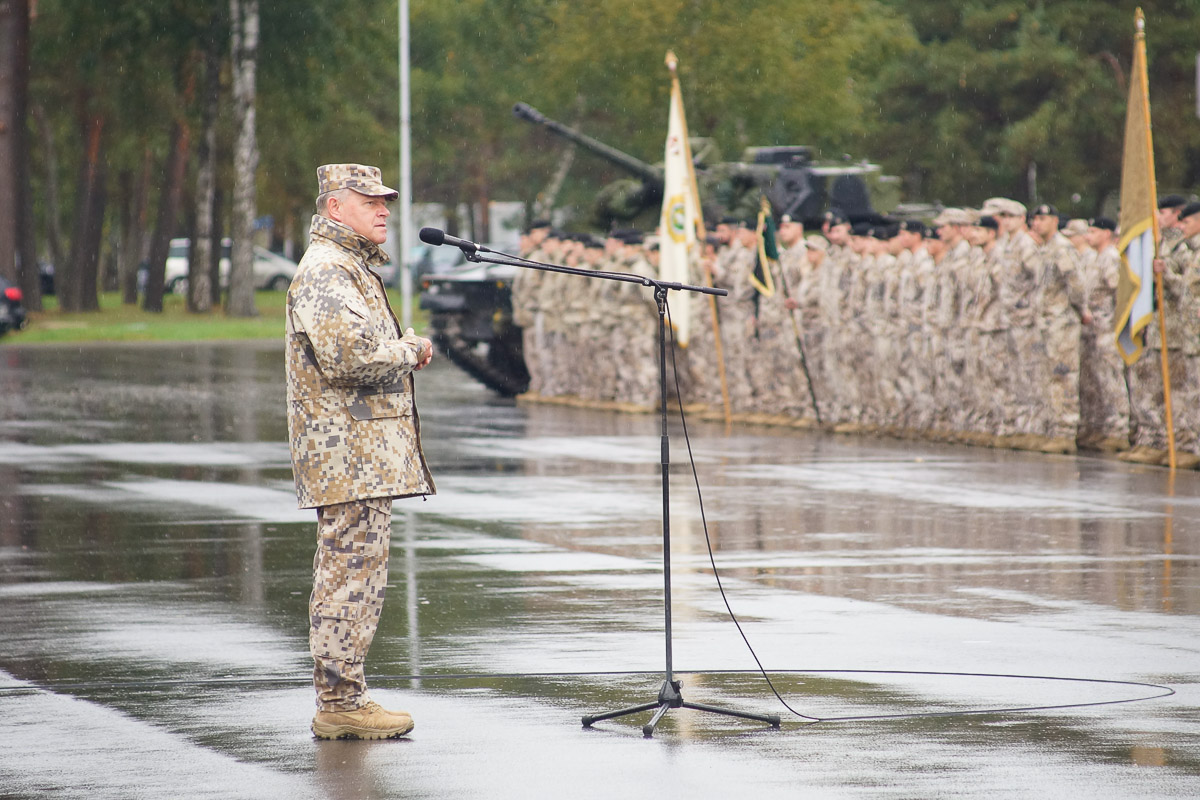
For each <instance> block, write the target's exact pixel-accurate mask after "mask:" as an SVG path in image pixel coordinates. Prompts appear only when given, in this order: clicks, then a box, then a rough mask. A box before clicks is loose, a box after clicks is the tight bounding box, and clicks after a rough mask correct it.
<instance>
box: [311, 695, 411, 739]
mask: <svg viewBox="0 0 1200 800" xmlns="http://www.w3.org/2000/svg"><path fill="white" fill-rule="evenodd" d="M413 727H415V723H414V722H413V718H412V717H411V716H409V714H408V712H406V711H388V710H386V709H384V708H383V707H381V706H380V705H379V704H378V703H376V702H368V703H367V704H366V705H365V706H362V707H361V708H356V709H354V710H353V711H318V712H317V715H316V716H315V717H313V721H312V732H313V735H314V736H316V737H317V738H318V739H395V738H396V737H398V736H403V735H404V734H406V733H408V732H409V731H411V730H412V729H413Z"/></svg>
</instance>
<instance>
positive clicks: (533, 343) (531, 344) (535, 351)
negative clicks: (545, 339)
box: [521, 312, 543, 394]
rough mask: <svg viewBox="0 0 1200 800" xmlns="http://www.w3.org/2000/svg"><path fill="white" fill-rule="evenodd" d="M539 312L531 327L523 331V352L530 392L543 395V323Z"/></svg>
mask: <svg viewBox="0 0 1200 800" xmlns="http://www.w3.org/2000/svg"><path fill="white" fill-rule="evenodd" d="M541 316H542V315H541V312H537V313H536V314H535V315H534V317H533V321H532V322H531V323H530V325H529V327H527V328H523V329H522V330H521V352H522V353H523V355H524V356H525V369H526V370H527V371H528V372H529V392H530V393H531V394H541V393H542V384H543V381H542V331H541V328H542V321H541Z"/></svg>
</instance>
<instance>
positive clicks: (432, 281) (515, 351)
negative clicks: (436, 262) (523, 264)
mask: <svg viewBox="0 0 1200 800" xmlns="http://www.w3.org/2000/svg"><path fill="white" fill-rule="evenodd" d="M517 269H518V267H506V266H499V265H495V264H479V265H474V266H471V267H467V268H465V269H462V270H457V271H455V272H452V273H449V274H445V275H428V276H426V277H425V278H424V280H423V281H422V283H421V286H422V292H421V299H420V303H421V308H423V309H425V310H426V311H428V312H429V330H430V338H431V339H433V343H434V346H435V347H437V349H438V350H439V351H440V352H442V353H445V354H446V356H447V357H448V358H449V359H450V360H451V361H452V362H454V364H456V365H457V366H458V367H459V368H461V369H462V370H463V372H466V373H467V374H468V375H470V376H471V377H472V378H474V379H475V380H477V381H479V382H480V383H482V384H483V385H484V386H487V387H488V388H489V389H491V390H492V391H494V392H496V393H497V394H499V395H501V396H503V397H513V396H514V395H518V394H520V393H521V392H524V391H525V390H526V389H528V388H529V372H528V370H526V368H525V358H524V355H523V354H522V348H521V329H520V328H518V327H517V326H516V325H514V324H513V319H512V279H513V275H514V274H515V273H516V270H517Z"/></svg>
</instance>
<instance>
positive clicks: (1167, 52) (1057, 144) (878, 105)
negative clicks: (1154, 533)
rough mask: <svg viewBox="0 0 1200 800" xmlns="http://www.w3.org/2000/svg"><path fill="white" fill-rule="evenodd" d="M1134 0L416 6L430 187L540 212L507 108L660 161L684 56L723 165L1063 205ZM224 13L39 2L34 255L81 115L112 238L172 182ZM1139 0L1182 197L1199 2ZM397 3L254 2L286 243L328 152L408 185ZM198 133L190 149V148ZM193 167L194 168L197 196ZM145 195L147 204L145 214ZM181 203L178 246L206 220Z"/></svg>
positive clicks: (545, 1) (690, 87)
mask: <svg viewBox="0 0 1200 800" xmlns="http://www.w3.org/2000/svg"><path fill="white" fill-rule="evenodd" d="M1136 3H1137V0H1117V2H1113V3H1096V2H1094V0H843V1H842V2H837V3H830V2H826V1H825V0H758V1H752V0H722V1H721V2H718V0H608V2H605V3H571V2H566V0H411V22H412V28H411V29H412V66H413V70H412V92H413V103H412V108H413V143H414V170H413V175H414V194H415V199H416V200H417V201H438V202H443V203H447V204H451V205H454V204H458V203H472V204H480V203H483V201H485V200H488V199H496V200H502V199H519V200H522V201H525V202H526V203H527V204H532V202H533V201H534V199H535V198H536V197H537V196H538V194H539V193H540V192H542V191H543V190H544V189H545V187H546V186H547V184H548V182H549V181H550V180H551V177H552V175H553V174H554V172H555V168H556V166H557V165H558V163H559V161H560V157H561V155H562V153H563V152H564V147H566V145H565V144H564V143H562V142H560V141H558V140H556V139H553V138H551V137H550V136H549V135H548V134H546V133H545V132H544V131H539V130H536V129H534V128H532V127H530V126H529V125H527V124H526V123H523V122H520V121H517V120H515V119H514V118H513V117H512V114H511V109H512V106H513V104H514V103H516V102H518V101H523V102H527V103H529V104H531V105H533V106H535V107H537V108H539V109H540V110H542V111H543V112H544V113H546V114H547V115H549V116H551V117H555V118H557V119H560V120H562V121H564V122H567V123H569V124H573V125H576V126H577V127H579V128H580V129H581V130H582V131H583V132H585V133H587V134H589V135H592V136H594V137H596V138H599V139H601V140H603V141H606V142H608V143H609V144H611V145H613V146H615V147H618V148H620V149H622V150H625V151H627V152H629V153H631V154H632V155H635V156H637V157H638V158H641V159H643V160H645V161H648V162H652V163H653V162H658V161H660V160H661V158H662V155H661V154H662V147H663V136H664V134H665V128H666V116H667V97H668V87H669V83H668V74H667V71H666V69H665V67H664V65H663V59H664V56H665V54H666V52H667V50H668V49H670V50H674V51H675V53H676V54H677V56H678V57H679V62H680V76H681V80H682V85H683V90H684V99H685V102H686V104H687V110H688V119H689V123H690V126H691V129H692V133H693V134H695V135H704V136H710V137H713V139H715V141H716V143H717V144H718V146H719V148H720V150H721V153H722V157H723V158H724V159H734V158H737V157H738V156H739V155H740V154H741V151H742V149H743V148H745V147H746V146H748V145H781V144H806V145H810V146H813V147H815V148H817V149H818V151H819V152H820V154H821V155H823V156H825V157H838V156H840V155H841V154H842V153H849V154H851V155H853V156H854V157H855V158H861V157H867V158H870V159H871V160H876V161H881V162H882V163H883V164H884V166H885V168H886V170H887V171H889V172H891V173H893V174H897V175H900V176H902V177H903V178H904V181H905V187H906V190H907V192H906V194H907V199H911V200H927V201H932V200H940V201H942V202H945V203H948V204H961V205H970V204H975V203H978V202H979V201H980V200H982V199H984V198H985V197H987V196H991V195H998V194H1006V195H1011V196H1014V197H1016V198H1018V199H1021V200H1025V201H1028V200H1030V199H1032V198H1031V191H1032V190H1036V192H1037V198H1038V199H1039V200H1046V201H1049V202H1053V203H1055V204H1057V205H1058V206H1059V207H1060V208H1061V209H1063V210H1067V211H1071V212H1078V213H1080V214H1089V213H1094V212H1096V211H1098V210H1100V209H1101V207H1102V205H1103V204H1104V202H1105V200H1106V198H1111V196H1112V194H1113V193H1114V192H1115V190H1116V188H1117V185H1118V182H1119V172H1120V157H1121V138H1122V129H1123V126H1122V117H1123V113H1124V104H1125V92H1126V88H1127V87H1126V85H1125V82H1126V80H1127V78H1126V75H1127V72H1128V69H1129V62H1130V54H1131V52H1132V46H1133V30H1134V29H1133V12H1134V8H1135V5H1136ZM222 4H225V0H207V2H198V1H197V0H136V1H135V0H109V2H104V3H84V2H68V1H67V0H40V2H39V3H38V4H37V17H36V19H35V20H34V22H33V26H32V43H33V51H32V77H31V81H32V83H31V90H30V100H31V105H32V106H33V107H34V114H33V117H34V118H33V119H31V120H30V127H31V131H32V137H31V138H32V142H33V177H34V196H35V201H36V209H35V211H36V214H37V217H38V220H39V223H38V226H37V229H38V233H39V238H40V239H41V240H42V242H43V243H42V246H41V247H40V250H41V251H42V253H43V254H45V253H46V252H47V250H48V249H49V248H48V247H47V246H46V245H45V239H46V232H47V231H48V230H50V228H51V227H52V226H50V225H49V224H48V222H49V221H50V220H49V219H48V218H49V216H50V215H56V218H55V219H54V220H53V221H54V222H55V223H56V225H54V226H53V227H54V228H55V229H56V230H58V231H60V232H61V235H62V236H63V237H64V238H65V237H66V236H68V235H69V233H70V232H71V231H72V230H74V226H73V223H72V220H73V219H74V217H75V211H76V209H75V207H74V206H76V205H78V202H82V198H80V197H79V192H78V191H76V190H77V188H78V187H77V186H76V182H77V181H78V180H79V178H78V176H79V175H80V174H82V173H81V170H79V169H78V168H77V165H78V164H79V163H80V162H81V160H82V159H83V158H84V156H85V154H86V147H85V145H86V142H87V137H86V136H85V131H86V125H87V121H88V120H89V119H95V118H101V119H103V136H102V139H103V141H102V148H101V152H102V158H103V160H104V163H105V164H106V165H107V175H108V183H107V197H108V202H107V208H106V210H105V220H106V222H105V234H104V236H103V237H102V238H101V239H100V241H101V242H102V245H101V246H103V247H104V248H106V249H110V248H112V247H113V243H114V242H117V241H120V234H121V232H122V231H121V230H120V228H121V227H122V226H121V225H117V224H116V220H120V219H124V218H125V217H128V216H130V215H129V213H128V209H129V208H131V207H134V208H149V209H154V208H156V207H157V205H158V204H157V202H156V198H157V195H158V193H159V191H160V190H161V189H162V187H161V186H160V185H159V183H160V182H161V181H160V180H159V179H156V178H152V179H151V180H150V181H148V182H147V181H143V180H141V177H140V176H142V175H150V176H157V175H161V173H162V164H163V161H164V159H165V158H166V155H167V149H168V144H169V134H170V131H171V126H172V124H173V122H175V121H177V120H182V121H184V122H186V123H188V124H189V125H190V126H191V127H192V129H193V130H199V129H200V119H201V113H200V105H201V103H200V98H201V95H202V92H200V91H199V88H200V87H201V86H202V80H203V52H204V37H205V36H206V35H211V34H208V33H207V31H208V24H209V19H210V15H211V12H212V9H213V8H214V7H215V6H216V5H222ZM1141 5H1142V6H1143V7H1144V9H1145V11H1146V16H1147V22H1148V25H1147V38H1148V45H1149V60H1150V75H1151V102H1152V106H1153V110H1154V120H1155V143H1156V151H1157V156H1158V167H1159V184H1160V186H1161V187H1162V188H1163V189H1164V191H1165V190H1185V191H1187V190H1191V189H1192V188H1193V187H1194V186H1195V184H1196V183H1197V182H1200V125H1198V123H1197V120H1196V116H1195V96H1194V91H1195V89H1194V74H1195V73H1194V70H1195V52H1196V49H1197V44H1196V43H1197V42H1200V9H1198V8H1197V7H1196V5H1195V0H1143V2H1141ZM396 14H397V3H396V2H395V0H351V2H346V3H339V4H330V3H318V2H315V0H262V2H261V19H262V25H261V41H260V50H259V71H258V132H259V134H258V138H259V146H260V150H261V161H260V166H259V170H258V202H257V207H258V209H259V211H258V213H259V214H261V215H264V216H266V215H269V216H271V217H273V218H274V219H275V223H276V227H275V233H276V235H277V236H282V237H284V238H286V239H289V240H291V241H293V242H295V243H297V244H298V245H300V244H302V243H303V239H304V231H305V228H306V227H307V220H308V217H309V215H311V213H312V205H311V203H312V197H313V188H314V177H315V175H314V170H315V167H316V166H317V165H319V164H322V163H326V162H330V161H342V160H347V161H349V160H353V161H361V162H365V163H373V164H378V165H380V166H381V167H382V168H383V169H384V173H385V176H391V177H390V178H387V179H388V180H393V181H394V180H395V176H396V173H397V167H398V160H399V156H398V142H397V140H398V135H397V127H398V110H397V109H398V71H397V63H396V62H397V31H398V21H397V16H396ZM223 57H224V62H225V67H224V69H225V78H224V82H223V93H222V111H221V114H220V117H219V122H218V138H217V152H218V158H219V162H220V164H221V167H220V168H219V169H218V174H217V184H218V187H219V193H218V196H219V197H220V198H222V201H221V202H220V203H219V205H220V206H221V207H222V208H223V209H224V212H223V214H224V224H223V227H224V229H225V230H226V231H228V214H229V203H228V198H229V189H230V187H231V185H232V175H231V171H232V168H231V163H230V159H231V151H232V141H233V132H232V118H231V113H230V108H229V105H230V98H229V91H228V88H229V87H228V58H229V54H228V52H227V50H226V52H225V53H224V56H223ZM191 141H192V144H191V150H190V151H189V158H190V159H192V160H194V158H195V148H196V147H197V146H198V142H199V137H198V136H194V137H193V138H192V140H191ZM51 156H54V157H55V158H54V159H53V160H52V159H51ZM55 161H56V162H57V167H56V169H51V168H50V167H51V165H52V164H53V163H54V162H55ZM148 165H151V166H152V168H148ZM1035 170H1036V173H1035ZM194 172H195V167H194V164H193V165H191V166H190V167H189V172H188V179H187V180H188V182H189V186H188V187H186V188H185V190H184V197H185V198H191V197H192V196H193V191H192V187H191V185H190V184H191V182H192V181H194ZM617 177H623V176H622V174H621V173H620V172H619V170H617V168H615V167H612V166H610V165H608V164H606V163H604V162H602V161H600V160H599V159H596V158H594V157H592V156H589V155H583V154H580V155H579V156H578V157H577V158H576V159H575V162H574V164H573V166H572V167H571V171H570V173H569V175H568V178H567V181H566V184H565V187H564V190H563V192H562V193H561V194H560V196H559V199H560V202H564V203H568V204H572V205H575V206H578V207H579V210H580V211H581V212H582V211H586V208H587V206H588V204H589V201H590V199H591V197H593V196H594V195H595V193H596V192H597V191H598V190H599V189H600V187H601V186H603V185H604V184H605V183H606V182H608V181H611V180H612V179H614V178H617ZM1035 177H1036V182H1035V181H1034V178H1035ZM51 183H53V184H54V188H55V189H56V190H57V191H55V192H52V191H50V188H51V186H50V184H51ZM143 185H145V186H146V187H147V189H146V191H145V192H142V190H141V189H140V188H139V187H142V186H143ZM134 192H142V193H144V194H148V195H149V196H147V197H143V198H141V201H140V202H139V203H135V204H132V206H131V204H130V203H129V195H130V194H131V193H134ZM55 196H57V197H58V198H60V199H61V204H62V207H61V208H57V209H55V208H54V207H53V206H54V204H53V203H52V202H51V198H52V197H55ZM1075 197H1078V202H1073V199H1074V198H1075ZM191 202H192V201H191V200H190V199H189V200H187V201H185V208H184V209H183V211H182V213H181V214H180V215H179V219H178V221H177V222H176V229H175V233H176V234H177V235H188V234H190V232H191V222H190V220H191V219H192V217H193V215H194V211H193V210H191V209H190V208H189V207H188V206H190V205H191ZM118 212H124V213H123V214H122V213H118ZM476 222H480V220H476ZM153 223H154V220H153V214H152V213H151V215H150V219H148V220H147V221H146V225H147V226H149V225H153ZM62 245H63V246H62V247H61V248H60V250H62V251H66V250H68V249H69V245H70V243H69V242H64V243H62Z"/></svg>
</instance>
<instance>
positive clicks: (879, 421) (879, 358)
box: [870, 323, 904, 428]
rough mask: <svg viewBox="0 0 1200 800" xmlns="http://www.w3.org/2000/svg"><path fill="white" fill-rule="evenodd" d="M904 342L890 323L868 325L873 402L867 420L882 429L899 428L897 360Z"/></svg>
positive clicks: (899, 401) (899, 408) (902, 402)
mask: <svg viewBox="0 0 1200 800" xmlns="http://www.w3.org/2000/svg"><path fill="white" fill-rule="evenodd" d="M902 347H904V342H901V341H899V339H898V337H896V336H895V335H894V333H893V331H892V329H890V327H889V326H887V325H886V324H882V323H876V324H872V325H871V348H872V353H871V360H872V361H874V363H875V405H876V408H875V409H874V411H872V413H871V419H870V423H871V425H875V426H878V427H881V428H894V427H899V420H900V413H901V409H902V408H904V398H902V397H901V396H900V384H899V381H898V379H899V374H900V373H899V359H900V350H901V348H902Z"/></svg>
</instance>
